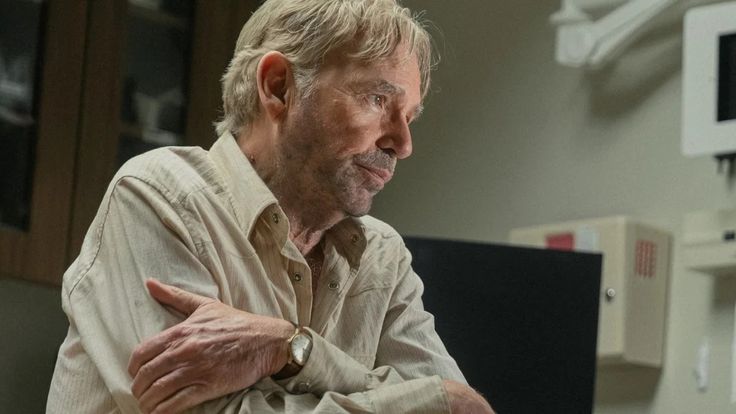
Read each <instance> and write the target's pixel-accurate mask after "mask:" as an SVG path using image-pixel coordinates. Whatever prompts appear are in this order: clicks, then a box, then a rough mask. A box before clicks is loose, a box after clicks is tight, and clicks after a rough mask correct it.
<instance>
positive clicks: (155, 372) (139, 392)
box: [128, 350, 177, 400]
mask: <svg viewBox="0 0 736 414" xmlns="http://www.w3.org/2000/svg"><path fill="white" fill-rule="evenodd" d="M136 352H138V350H136ZM140 355H143V353H141V354H140ZM144 357H145V356H141V357H140V358H141V359H142V358H144ZM134 360H135V361H136V362H135V363H136V365H138V364H140V365H139V367H138V369H137V370H136V372H135V374H131V376H132V377H133V383H132V384H131V385H130V391H131V392H132V393H133V396H134V397H135V398H137V399H138V400H140V399H141V396H143V395H144V394H145V393H146V392H147V391H148V390H149V389H150V387H151V386H152V385H153V384H154V383H155V382H157V381H159V380H160V379H162V378H163V377H164V376H166V375H170V373H171V372H172V371H174V370H176V368H177V366H176V362H175V361H174V359H173V358H172V357H171V356H170V353H169V352H164V353H161V354H158V355H154V356H153V357H152V359H150V360H148V361H144V362H142V363H139V362H137V361H138V355H135V353H134V356H133V357H132V358H131V365H129V367H128V370H129V371H132V370H133V369H135V368H136V367H135V366H133V363H134V362H133V361H134ZM160 385H161V384H159V386H160ZM173 391H176V390H172V391H171V392H170V393H169V394H171V393H173Z"/></svg>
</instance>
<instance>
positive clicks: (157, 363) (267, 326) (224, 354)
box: [128, 279, 493, 414]
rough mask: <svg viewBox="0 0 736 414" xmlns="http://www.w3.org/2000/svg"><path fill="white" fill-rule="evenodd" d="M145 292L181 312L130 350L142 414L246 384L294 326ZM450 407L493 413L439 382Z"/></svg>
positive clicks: (276, 365)
mask: <svg viewBox="0 0 736 414" xmlns="http://www.w3.org/2000/svg"><path fill="white" fill-rule="evenodd" d="M146 285H147V287H148V290H149V292H150V293H151V295H152V296H153V297H154V298H155V299H156V300H158V301H159V302H160V303H161V304H163V305H166V306H169V307H171V308H173V309H175V310H177V311H178V312H181V313H183V314H185V315H188V317H187V319H186V320H185V321H184V322H182V323H180V324H178V325H175V326H174V327H172V328H170V329H167V330H165V331H163V332H162V333H160V334H158V335H156V336H154V337H153V338H150V339H148V340H146V341H144V342H143V343H142V344H140V345H139V346H138V347H137V348H136V349H135V351H134V352H133V355H132V356H131V359H130V362H129V365H128V372H129V373H130V375H131V377H133V384H132V393H133V395H134V396H135V397H136V398H137V399H138V401H139V404H140V407H141V409H142V410H143V412H145V413H153V414H159V413H169V412H180V411H183V410H185V409H188V408H191V407H194V406H196V405H197V404H200V403H202V402H204V401H207V400H211V399H214V398H217V397H221V396H224V395H227V394H229V393H231V392H234V391H237V390H240V389H245V388H248V387H250V386H252V385H253V384H255V383H256V382H258V381H259V380H260V379H262V378H263V377H267V376H270V375H273V374H275V373H277V372H279V371H280V370H281V368H283V367H284V365H285V364H286V362H287V349H286V341H287V339H288V338H289V336H290V335H291V334H292V333H293V325H292V324H291V323H289V322H287V321H284V320H282V319H277V318H270V317H264V316H259V315H254V314H251V313H247V312H243V311H239V310H236V309H234V308H232V307H229V306H227V305H224V304H222V303H221V302H218V301H216V300H214V299H211V298H206V297H203V296H199V295H195V294H192V293H189V292H186V291H184V290H181V289H178V288H176V287H174V286H169V285H166V284H162V283H160V282H158V281H156V280H153V279H149V280H148V281H147V282H146ZM443 386H444V390H445V392H446V393H447V395H448V399H449V402H450V406H451V412H452V413H469V414H473V413H492V412H493V411H492V409H491V407H490V405H489V404H488V402H487V401H486V400H485V399H483V397H481V396H480V395H479V394H478V393H477V392H475V391H474V390H473V389H472V388H470V387H468V386H467V385H464V384H460V383H458V382H455V381H451V380H445V381H444V382H443Z"/></svg>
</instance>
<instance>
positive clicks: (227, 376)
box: [128, 279, 294, 413]
mask: <svg viewBox="0 0 736 414" xmlns="http://www.w3.org/2000/svg"><path fill="white" fill-rule="evenodd" d="M146 286H147V287H148V290H149V292H150V293H151V296H153V297H154V298H155V299H156V300H157V301H159V302H160V303H161V304H163V305H166V306H170V307H172V308H173V309H176V310H178V311H179V312H181V313H183V314H185V315H187V316H188V317H187V319H186V320H185V321H183V322H181V323H180V324H178V325H175V326H173V327H171V328H169V329H167V330H165V331H163V332H161V333H159V334H158V335H156V336H154V337H152V338H149V339H147V340H145V341H144V342H143V343H141V344H140V345H139V346H138V347H137V348H136V349H135V350H134V352H133V355H132V356H131V358H130V363H129V364H128V372H129V373H130V375H131V377H133V385H132V392H133V395H134V396H135V397H136V398H137V399H138V402H139V404H140V408H141V409H142V410H143V412H145V413H164V412H165V413H171V412H179V411H183V410H185V409H187V408H191V407H193V406H195V405H197V404H199V403H202V402H204V401H208V400H211V399H213V398H217V397H221V396H223V395H227V394H229V393H231V392H234V391H237V390H242V389H245V388H247V387H250V386H251V385H253V384H255V383H256V382H258V381H259V380H260V379H261V378H264V377H267V376H270V375H272V374H274V373H276V372H278V371H279V370H280V369H281V368H282V367H283V366H284V365H286V362H287V358H288V357H287V355H288V354H287V350H286V342H287V340H288V338H289V337H290V336H291V335H292V334H293V333H294V326H293V325H292V324H291V323H290V322H287V321H285V320H282V319H276V318H270V317H265V316H260V315H254V314H251V313H248V312H243V311H240V310H237V309H235V308H232V307H230V306H227V305H225V304H223V303H222V302H219V301H217V300H215V299H211V298H207V297H203V296H199V295H195V294H193V293H189V292H187V291H184V290H181V289H179V288H176V287H174V286H169V285H166V284H163V283H161V282H158V281H156V280H153V279H149V280H147V281H146Z"/></svg>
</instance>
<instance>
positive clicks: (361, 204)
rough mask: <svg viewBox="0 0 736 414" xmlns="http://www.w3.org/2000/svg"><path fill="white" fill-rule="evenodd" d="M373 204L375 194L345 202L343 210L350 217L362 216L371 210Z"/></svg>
mask: <svg viewBox="0 0 736 414" xmlns="http://www.w3.org/2000/svg"><path fill="white" fill-rule="evenodd" d="M372 205H373V195H371V196H369V197H365V198H361V199H360V200H355V199H354V200H350V201H349V202H348V203H345V206H344V209H343V210H344V211H345V214H346V215H348V216H350V217H362V216H365V215H366V214H368V213H369V212H370V210H371V206H372Z"/></svg>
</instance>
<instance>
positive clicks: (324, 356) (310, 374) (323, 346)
mask: <svg viewBox="0 0 736 414" xmlns="http://www.w3.org/2000/svg"><path fill="white" fill-rule="evenodd" d="M305 329H306V330H307V331H308V332H309V334H310V335H311V336H312V351H311V352H310V354H309V359H307V363H306V364H304V366H303V367H302V369H301V371H299V373H298V374H296V375H295V376H293V377H291V378H287V379H283V380H279V381H277V383H278V384H279V385H281V386H282V387H284V388H285V389H286V391H288V392H290V393H292V394H303V393H311V394H315V395H317V396H321V395H322V394H324V393H326V392H328V391H334V392H337V393H339V394H345V395H347V394H351V393H354V392H362V391H366V390H368V388H369V385H371V384H370V382H371V375H370V372H371V371H370V370H369V369H368V368H366V367H365V366H364V365H363V364H361V363H359V362H358V361H356V360H355V359H353V358H351V357H350V355H348V354H346V353H345V352H343V351H342V350H341V349H340V348H338V347H336V346H335V345H332V344H331V343H329V342H328V341H327V340H325V339H324V338H322V337H321V336H320V335H319V334H317V333H316V332H314V331H313V330H311V329H310V328H305Z"/></svg>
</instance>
